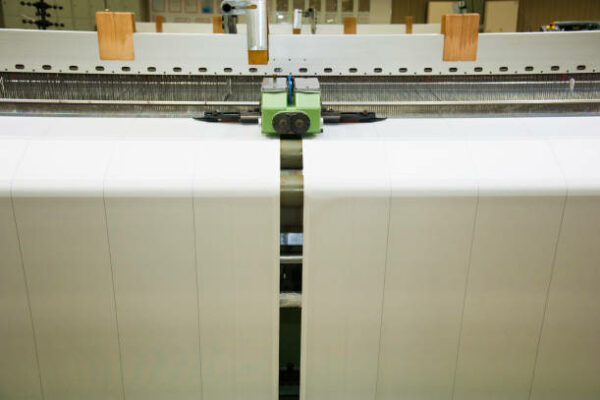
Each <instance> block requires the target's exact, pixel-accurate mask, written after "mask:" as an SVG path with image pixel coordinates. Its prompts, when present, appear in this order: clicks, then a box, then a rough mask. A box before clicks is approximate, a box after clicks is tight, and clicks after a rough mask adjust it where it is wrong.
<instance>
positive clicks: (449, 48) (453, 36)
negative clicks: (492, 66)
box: [442, 14, 479, 61]
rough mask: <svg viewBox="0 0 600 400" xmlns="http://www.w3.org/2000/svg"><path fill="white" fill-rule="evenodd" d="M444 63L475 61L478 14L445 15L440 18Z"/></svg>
mask: <svg viewBox="0 0 600 400" xmlns="http://www.w3.org/2000/svg"><path fill="white" fill-rule="evenodd" d="M442 32H443V33H444V56H443V60H444V61H475V60H477V43H478V39H479V14H446V15H444V17H443V18H442Z"/></svg>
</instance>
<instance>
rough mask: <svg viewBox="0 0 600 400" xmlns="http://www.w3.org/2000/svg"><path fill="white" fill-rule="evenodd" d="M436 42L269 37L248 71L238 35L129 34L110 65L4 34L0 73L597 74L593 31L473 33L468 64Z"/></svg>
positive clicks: (70, 44)
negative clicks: (121, 55)
mask: <svg viewBox="0 0 600 400" xmlns="http://www.w3.org/2000/svg"><path fill="white" fill-rule="evenodd" d="M443 41H444V37H443V35H441V34H414V35H271V36H270V38H269V47H270V56H271V57H270V59H269V64H268V65H248V62H247V52H246V36H245V35H210V34H168V33H160V34H156V33H136V34H134V47H135V57H136V58H135V60H132V61H110V60H100V59H99V57H98V40H97V34H96V33H95V32H69V31H44V32H38V31H29V30H13V29H5V30H1V31H0V54H2V57H1V58H0V71H5V72H54V73H57V72H60V73H66V74H72V75H85V74H89V73H97V74H104V75H108V76H110V75H114V74H126V75H130V76H138V75H142V74H144V75H147V76H161V75H165V74H169V75H174V76H215V75H225V76H240V75H242V76H264V75H271V74H273V73H277V74H284V75H287V74H290V73H291V74H300V75H312V76H319V77H323V76H335V75H338V76H339V75H342V76H406V75H424V76H436V75H447V76H460V75H464V74H482V75H487V74H496V75H514V74H522V73H530V74H547V73H588V72H589V73H591V72H600V54H599V53H598V51H597V49H598V48H600V32H560V33H540V32H528V33H489V34H480V35H479V46H478V55H477V61H475V62H445V61H443V60H442V49H443ZM14 43H19V46H14ZM298 49H302V51H300V52H299V51H298ZM365 54H371V55H372V56H369V57H365V56H364V55H365ZM407 54H409V55H410V57H407V56H406V55H407Z"/></svg>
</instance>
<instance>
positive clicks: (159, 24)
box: [154, 15, 165, 32]
mask: <svg viewBox="0 0 600 400" xmlns="http://www.w3.org/2000/svg"><path fill="white" fill-rule="evenodd" d="M154 22H155V23H156V32H162V31H163V22H165V17H163V16H162V15H157V16H156V19H155V20H154Z"/></svg>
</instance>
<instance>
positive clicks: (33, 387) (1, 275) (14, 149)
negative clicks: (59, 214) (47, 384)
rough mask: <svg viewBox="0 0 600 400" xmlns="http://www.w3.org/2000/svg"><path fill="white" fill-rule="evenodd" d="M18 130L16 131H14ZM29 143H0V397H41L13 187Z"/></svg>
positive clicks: (10, 141) (7, 141)
mask: <svg viewBox="0 0 600 400" xmlns="http://www.w3.org/2000/svg"><path fill="white" fill-rule="evenodd" d="M15 133H17V132H15ZM26 147H27V142H26V141H22V140H3V141H2V142H1V144H0V321H2V322H1V323H0V398H2V399H41V398H42V393H41V387H40V376H39V370H38V367H37V359H36V350H35V342H34V340H35V339H34V335H33V329H32V324H31V314H30V312H29V303H28V297H27V287H26V285H25V277H24V274H23V267H22V261H21V256H20V250H19V238H18V234H17V229H16V226H15V219H14V214H13V208H12V202H11V197H10V188H11V183H12V177H13V174H14V173H15V171H16V169H17V166H18V164H19V162H20V161H21V159H22V156H23V154H24V152H25V149H26Z"/></svg>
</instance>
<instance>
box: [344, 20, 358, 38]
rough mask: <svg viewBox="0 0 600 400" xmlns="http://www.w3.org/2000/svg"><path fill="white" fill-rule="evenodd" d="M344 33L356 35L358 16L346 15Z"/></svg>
mask: <svg viewBox="0 0 600 400" xmlns="http://www.w3.org/2000/svg"><path fill="white" fill-rule="evenodd" d="M344 35H356V17H344Z"/></svg>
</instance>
